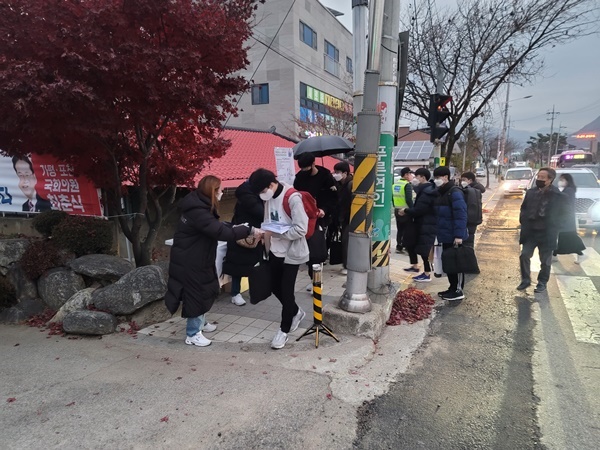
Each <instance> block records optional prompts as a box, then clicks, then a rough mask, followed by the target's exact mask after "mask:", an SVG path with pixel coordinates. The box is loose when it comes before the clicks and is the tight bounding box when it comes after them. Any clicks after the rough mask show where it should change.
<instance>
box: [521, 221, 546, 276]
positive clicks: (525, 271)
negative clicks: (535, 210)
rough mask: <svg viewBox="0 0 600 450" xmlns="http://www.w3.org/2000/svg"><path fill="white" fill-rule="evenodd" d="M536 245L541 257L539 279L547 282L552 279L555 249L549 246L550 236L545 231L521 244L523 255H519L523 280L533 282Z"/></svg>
mask: <svg viewBox="0 0 600 450" xmlns="http://www.w3.org/2000/svg"><path fill="white" fill-rule="evenodd" d="M536 247H537V249H538V254H539V257H540V272H539V273H538V277H537V280H538V283H542V284H546V283H548V280H549V279H550V269H551V266H552V252H553V250H554V249H553V248H549V247H548V238H547V237H546V233H545V232H544V231H540V233H539V234H538V235H535V236H531V237H530V238H529V239H528V240H527V241H525V242H524V243H523V245H522V246H521V255H520V256H519V265H520V268H521V281H527V282H529V283H531V257H532V256H533V252H534V251H535V248H536Z"/></svg>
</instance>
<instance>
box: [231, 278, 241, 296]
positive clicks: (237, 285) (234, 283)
mask: <svg viewBox="0 0 600 450" xmlns="http://www.w3.org/2000/svg"><path fill="white" fill-rule="evenodd" d="M241 290H242V279H241V278H240V277H231V296H232V297H235V296H236V295H238V294H239V293H240V291H241Z"/></svg>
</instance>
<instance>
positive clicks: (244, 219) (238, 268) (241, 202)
mask: <svg viewBox="0 0 600 450" xmlns="http://www.w3.org/2000/svg"><path fill="white" fill-rule="evenodd" d="M235 197H236V198H237V203H236V204H235V209H234V211H233V218H232V220H231V222H232V223H233V224H234V225H239V224H241V223H248V224H250V225H252V226H253V227H256V228H260V225H261V223H262V220H263V216H264V211H265V205H264V203H263V201H262V200H261V199H260V197H259V196H258V195H257V194H255V193H254V192H252V190H251V189H250V184H249V183H248V182H247V181H246V182H244V183H242V184H241V185H240V186H239V187H238V188H237V189H236V190H235ZM262 252H263V245H262V244H258V246H257V247H256V248H245V247H242V246H240V245H238V244H236V243H235V242H229V243H228V244H227V255H226V256H225V261H224V262H223V273H226V274H227V275H231V276H234V277H247V276H249V275H250V272H251V271H252V268H253V267H254V265H255V264H256V263H257V262H258V260H259V259H260V257H261V255H262Z"/></svg>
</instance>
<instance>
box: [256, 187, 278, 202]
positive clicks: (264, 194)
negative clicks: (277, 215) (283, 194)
mask: <svg viewBox="0 0 600 450" xmlns="http://www.w3.org/2000/svg"><path fill="white" fill-rule="evenodd" d="M273 194H275V193H274V192H273V190H272V189H267V190H266V191H265V192H261V193H260V194H258V196H259V197H260V199H261V200H262V201H263V202H268V201H269V200H271V199H272V198H273Z"/></svg>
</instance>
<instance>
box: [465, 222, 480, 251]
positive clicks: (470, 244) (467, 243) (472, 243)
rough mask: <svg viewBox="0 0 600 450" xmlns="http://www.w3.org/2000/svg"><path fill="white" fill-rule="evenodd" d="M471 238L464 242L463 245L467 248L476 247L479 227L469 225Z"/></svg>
mask: <svg viewBox="0 0 600 450" xmlns="http://www.w3.org/2000/svg"><path fill="white" fill-rule="evenodd" d="M467 230H468V231H469V237H468V238H467V239H466V240H465V241H463V245H465V246H467V247H475V233H477V225H467Z"/></svg>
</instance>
